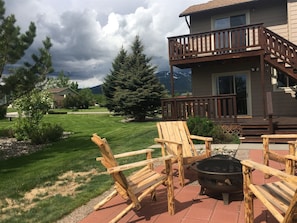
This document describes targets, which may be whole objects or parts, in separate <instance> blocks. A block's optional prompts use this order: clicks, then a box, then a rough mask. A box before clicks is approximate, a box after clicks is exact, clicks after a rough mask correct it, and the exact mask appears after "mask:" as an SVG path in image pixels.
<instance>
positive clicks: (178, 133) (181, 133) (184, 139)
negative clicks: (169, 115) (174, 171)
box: [157, 121, 197, 157]
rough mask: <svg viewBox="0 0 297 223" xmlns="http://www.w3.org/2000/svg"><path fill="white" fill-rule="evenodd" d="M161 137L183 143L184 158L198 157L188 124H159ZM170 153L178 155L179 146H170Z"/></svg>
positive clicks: (182, 122)
mask: <svg viewBox="0 0 297 223" xmlns="http://www.w3.org/2000/svg"><path fill="white" fill-rule="evenodd" d="M157 128H158V133H159V137H160V138H162V139H166V140H171V141H177V142H181V143H182V151H183V156H184V157H191V156H196V155H197V151H196V149H195V146H194V144H193V142H192V140H191V139H190V132H189V129H188V126H187V123H186V122H184V121H168V122H167V121H166V122H158V123H157ZM167 150H168V152H169V153H171V154H177V145H175V144H171V145H170V146H169V145H168V148H167Z"/></svg>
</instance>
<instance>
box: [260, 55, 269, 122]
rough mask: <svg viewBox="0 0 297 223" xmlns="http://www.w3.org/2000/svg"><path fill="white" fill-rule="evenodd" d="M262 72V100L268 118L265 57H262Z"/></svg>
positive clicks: (264, 114) (264, 112) (264, 113)
mask: <svg viewBox="0 0 297 223" xmlns="http://www.w3.org/2000/svg"><path fill="white" fill-rule="evenodd" d="M260 67H261V68H260V71H261V85H262V99H263V116H264V118H266V116H267V100H266V89H265V64H264V55H263V54H261V56H260Z"/></svg>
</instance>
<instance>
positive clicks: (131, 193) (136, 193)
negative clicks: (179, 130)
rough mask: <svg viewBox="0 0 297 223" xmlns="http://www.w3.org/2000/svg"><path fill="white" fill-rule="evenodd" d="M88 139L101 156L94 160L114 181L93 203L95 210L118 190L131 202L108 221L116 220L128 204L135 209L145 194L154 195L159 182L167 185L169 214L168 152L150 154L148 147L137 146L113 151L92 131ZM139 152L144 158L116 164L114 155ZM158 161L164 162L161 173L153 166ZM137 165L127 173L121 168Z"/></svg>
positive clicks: (171, 207) (171, 198) (171, 196)
mask: <svg viewBox="0 0 297 223" xmlns="http://www.w3.org/2000/svg"><path fill="white" fill-rule="evenodd" d="M91 139H92V141H93V142H94V143H95V144H97V145H98V147H99V150H100V152H101V155H102V157H98V158H97V160H98V161H101V163H102V164H103V165H104V166H105V167H106V169H107V174H110V175H111V176H112V178H113V180H114V182H115V184H114V190H113V191H112V192H111V193H110V194H109V195H108V196H107V197H106V198H105V199H103V200H102V201H100V202H99V203H98V204H97V205H96V206H95V207H94V209H95V210H98V209H99V208H100V207H102V206H103V205H104V204H105V203H107V202H108V201H109V200H111V199H112V198H113V197H114V196H116V195H117V194H120V195H121V196H122V197H123V198H124V199H126V200H130V201H131V204H129V205H128V206H127V207H126V208H125V209H124V210H123V211H122V212H121V213H119V214H118V215H117V216H116V217H115V218H114V219H112V220H111V221H110V222H117V221H119V220H120V219H121V218H122V217H123V216H124V215H125V214H126V213H128V212H129V211H130V210H131V209H132V208H135V209H137V210H139V209H140V208H141V204H140V202H141V201H142V200H143V198H145V197H146V196H147V195H148V194H151V197H152V198H153V199H155V189H156V188H157V187H158V186H160V185H162V184H163V185H166V186H167V198H168V212H169V214H170V215H173V214H174V213H175V204H174V191H173V190H174V189H173V181H172V164H171V158H172V156H170V155H169V156H165V157H159V158H152V155H151V153H152V151H153V150H152V149H144V150H137V151H134V152H127V153H122V154H117V155H113V153H112V150H111V149H110V147H109V145H108V143H107V141H106V139H102V138H100V137H99V136H98V135H96V134H93V137H92V138H91ZM139 154H146V158H147V159H146V160H142V161H138V162H134V163H129V164H125V165H119V164H118V162H117V161H116V158H123V157H129V156H133V155H139ZM162 161H163V162H165V170H166V173H165V174H162V173H158V172H156V171H154V169H153V168H154V163H156V162H162ZM143 166H144V167H143ZM137 167H143V168H142V169H140V170H138V171H136V172H135V173H133V174H132V175H130V176H129V177H126V176H125V175H124V173H123V171H124V170H128V169H132V168H137Z"/></svg>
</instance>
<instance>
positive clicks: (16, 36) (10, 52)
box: [0, 0, 36, 78]
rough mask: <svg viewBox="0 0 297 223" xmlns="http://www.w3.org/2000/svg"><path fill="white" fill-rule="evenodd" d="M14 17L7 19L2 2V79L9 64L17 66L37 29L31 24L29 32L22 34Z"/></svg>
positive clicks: (0, 6)
mask: <svg viewBox="0 0 297 223" xmlns="http://www.w3.org/2000/svg"><path fill="white" fill-rule="evenodd" d="M15 23H16V19H15V16H14V15H9V16H7V17H5V7H4V1H3V0H0V30H1V32H0V78H1V77H2V73H3V71H4V67H5V65H7V64H15V63H16V62H17V61H18V60H19V59H21V58H22V57H23V56H24V54H25V50H26V49H28V48H29V47H30V46H31V44H32V43H33V41H34V38H35V35H36V34H35V33H36V27H35V24H34V23H33V22H31V23H30V26H29V29H28V31H26V32H25V33H24V34H21V33H20V27H18V26H16V24H15Z"/></svg>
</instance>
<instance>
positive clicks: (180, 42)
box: [168, 24, 264, 65]
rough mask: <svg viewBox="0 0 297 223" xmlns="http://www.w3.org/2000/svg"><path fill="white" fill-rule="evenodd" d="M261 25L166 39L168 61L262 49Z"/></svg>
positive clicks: (172, 62)
mask: <svg viewBox="0 0 297 223" xmlns="http://www.w3.org/2000/svg"><path fill="white" fill-rule="evenodd" d="M262 30H263V26H262V24H254V25H247V26H240V27H235V28H229V29H221V30H216V31H210V32H204V33H196V34H195V33H192V34H189V35H183V36H175V37H169V38H168V46H169V60H170V62H171V64H173V65H174V61H176V60H177V61H180V60H183V59H186V58H197V57H206V56H214V55H222V54H228V53H232V52H245V51H252V50H258V49H262V43H263V42H262V41H264V40H263V39H261V37H262V36H263V35H261V34H262V33H263V31H262Z"/></svg>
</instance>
